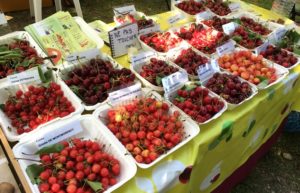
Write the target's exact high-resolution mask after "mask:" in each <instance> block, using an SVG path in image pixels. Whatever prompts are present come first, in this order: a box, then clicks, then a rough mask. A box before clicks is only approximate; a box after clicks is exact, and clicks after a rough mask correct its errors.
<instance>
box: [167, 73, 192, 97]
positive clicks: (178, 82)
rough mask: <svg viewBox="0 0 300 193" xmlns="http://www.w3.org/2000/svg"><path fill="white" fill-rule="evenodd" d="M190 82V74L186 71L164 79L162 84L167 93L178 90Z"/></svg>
mask: <svg viewBox="0 0 300 193" xmlns="http://www.w3.org/2000/svg"><path fill="white" fill-rule="evenodd" d="M188 81H189V77H188V74H187V72H186V71H185V70H181V71H178V72H175V73H173V74H171V75H169V76H167V77H164V78H163V79H162V84H163V87H164V90H165V92H166V93H170V92H172V91H174V90H177V89H178V88H179V87H181V86H182V85H184V84H185V83H186V82H188Z"/></svg>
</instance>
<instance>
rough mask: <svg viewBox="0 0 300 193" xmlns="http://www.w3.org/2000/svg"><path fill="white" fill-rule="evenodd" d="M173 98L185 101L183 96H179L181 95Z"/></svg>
mask: <svg viewBox="0 0 300 193" xmlns="http://www.w3.org/2000/svg"><path fill="white" fill-rule="evenodd" d="M175 100H177V101H179V102H184V101H185V98H183V97H181V96H177V97H176V98H175Z"/></svg>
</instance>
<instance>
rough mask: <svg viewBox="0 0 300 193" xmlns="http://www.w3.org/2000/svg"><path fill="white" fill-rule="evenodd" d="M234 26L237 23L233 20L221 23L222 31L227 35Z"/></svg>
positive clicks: (232, 30) (231, 31)
mask: <svg viewBox="0 0 300 193" xmlns="http://www.w3.org/2000/svg"><path fill="white" fill-rule="evenodd" d="M236 27H237V25H236V23H234V22H230V23H226V24H224V25H222V28H223V31H224V33H225V34H227V35H230V34H232V33H233V32H234V30H235V28H236Z"/></svg>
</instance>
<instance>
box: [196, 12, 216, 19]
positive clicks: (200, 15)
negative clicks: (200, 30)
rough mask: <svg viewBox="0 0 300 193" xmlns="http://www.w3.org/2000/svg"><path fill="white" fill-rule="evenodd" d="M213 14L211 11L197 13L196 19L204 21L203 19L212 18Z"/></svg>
mask: <svg viewBox="0 0 300 193" xmlns="http://www.w3.org/2000/svg"><path fill="white" fill-rule="evenodd" d="M212 16H213V15H212V13H211V12H210V11H203V12H200V13H198V14H197V15H196V21H197V22H199V21H203V20H208V19H210V18H212Z"/></svg>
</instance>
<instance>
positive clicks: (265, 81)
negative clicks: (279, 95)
mask: <svg viewBox="0 0 300 193" xmlns="http://www.w3.org/2000/svg"><path fill="white" fill-rule="evenodd" d="M256 78H258V79H259V80H260V83H259V84H258V86H259V87H266V86H268V85H269V79H268V78H267V77H264V76H256Z"/></svg>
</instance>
